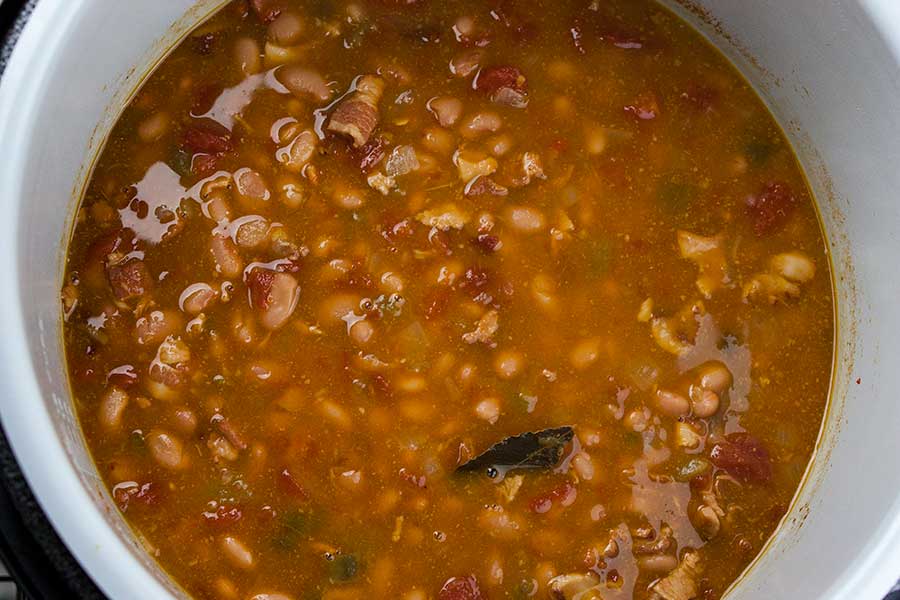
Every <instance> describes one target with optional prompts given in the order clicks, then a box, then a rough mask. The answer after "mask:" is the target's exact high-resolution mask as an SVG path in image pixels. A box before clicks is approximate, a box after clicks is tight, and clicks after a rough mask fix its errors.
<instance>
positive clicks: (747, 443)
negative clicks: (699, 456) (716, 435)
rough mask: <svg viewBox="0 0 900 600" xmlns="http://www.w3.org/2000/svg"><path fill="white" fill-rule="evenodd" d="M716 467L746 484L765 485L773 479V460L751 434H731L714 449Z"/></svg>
mask: <svg viewBox="0 0 900 600" xmlns="http://www.w3.org/2000/svg"><path fill="white" fill-rule="evenodd" d="M709 458H710V460H711V461H712V463H713V464H714V465H716V466H717V467H719V468H720V469H723V470H724V471H725V472H727V473H728V474H729V475H731V476H732V477H734V478H735V479H737V480H738V481H742V482H744V483H765V482H767V481H769V480H770V479H771V478H772V460H771V458H770V457H769V452H768V450H766V448H765V446H763V445H762V442H760V441H759V440H758V439H756V438H755V437H753V436H752V435H750V434H749V433H731V434H729V435H727V436H725V440H724V441H722V442H719V443H717V444H716V445H714V446H713V447H712V450H711V451H710V453H709Z"/></svg>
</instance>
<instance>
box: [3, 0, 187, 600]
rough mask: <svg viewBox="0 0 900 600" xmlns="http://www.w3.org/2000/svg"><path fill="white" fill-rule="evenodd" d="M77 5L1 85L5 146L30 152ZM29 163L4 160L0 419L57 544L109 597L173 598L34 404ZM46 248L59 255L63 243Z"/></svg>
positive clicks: (45, 12)
mask: <svg viewBox="0 0 900 600" xmlns="http://www.w3.org/2000/svg"><path fill="white" fill-rule="evenodd" d="M129 1H131V0H129ZM141 1H143V0H141ZM79 6H80V3H79V2H77V1H74V0H73V1H69V0H40V1H39V2H38V3H37V6H36V8H35V10H34V12H33V13H32V15H31V17H30V18H29V21H28V24H27V26H26V27H25V29H24V31H23V32H22V35H21V37H20V38H19V40H18V42H17V44H16V47H15V49H14V51H13V53H12V56H11V57H10V60H9V62H8V64H7V68H6V71H5V72H4V74H3V79H2V82H0V132H2V133H0V135H2V139H4V140H17V141H20V142H22V144H23V147H24V148H27V131H28V130H29V128H30V124H32V123H33V122H34V120H35V115H34V111H33V110H32V107H34V106H36V105H37V104H38V102H37V100H38V98H39V97H40V94H41V92H42V88H41V86H40V82H41V78H39V77H33V76H32V75H31V74H32V73H35V72H37V73H41V72H44V71H45V70H47V68H48V66H49V64H50V62H51V61H52V60H53V57H54V56H56V50H57V48H58V46H59V44H60V43H61V42H62V39H63V34H64V33H65V32H66V31H67V30H68V27H69V26H70V25H69V24H70V23H71V22H72V20H73V18H74V16H75V15H76V14H77V12H78V9H79ZM25 159H26V155H25V153H24V152H15V151H14V152H12V153H11V154H7V155H6V157H5V160H3V161H0V181H2V182H3V184H4V188H5V191H4V194H3V195H2V198H0V207H2V209H0V210H2V211H3V214H4V215H5V216H4V218H3V219H2V220H0V272H3V273H4V274H5V277H6V280H7V282H9V283H7V284H5V285H0V331H2V332H3V342H2V344H0V365H2V371H0V377H2V380H3V390H4V394H6V398H7V401H6V402H2V403H0V404H2V408H0V417H2V422H3V423H29V427H28V428H27V429H25V428H8V427H5V428H4V431H5V433H6V435H7V438H8V439H9V441H10V445H11V446H12V448H13V451H14V453H15V455H16V459H17V460H18V462H19V465H20V466H21V468H22V472H23V474H24V475H25V479H26V480H27V482H28V484H29V485H30V487H31V489H32V490H33V492H34V495H35V497H36V498H37V500H38V503H39V504H40V505H41V507H42V508H43V510H44V512H45V514H46V515H47V517H48V519H49V520H50V522H51V523H52V525H53V527H54V528H55V529H56V531H57V532H58V533H59V536H60V538H61V539H62V540H63V541H64V542H65V543H66V546H67V547H68V548H69V550H70V551H71V552H72V554H73V555H74V556H75V557H76V558H77V559H78V560H79V562H80V563H81V564H82V566H83V567H84V568H85V569H86V571H87V572H88V574H89V575H90V576H91V578H92V579H93V580H94V582H95V583H96V584H97V585H98V587H100V588H101V590H102V591H103V592H104V593H105V594H106V595H107V596H109V597H110V598H116V599H119V598H122V599H125V598H135V599H144V598H146V599H148V600H150V599H160V598H167V597H171V595H172V591H171V590H169V589H167V587H166V586H164V585H163V584H162V582H160V581H159V580H158V579H157V578H156V577H154V576H153V575H152V574H151V573H150V571H148V570H147V569H146V568H144V566H143V565H142V564H141V563H140V561H138V560H137V558H136V557H135V555H134V553H133V551H132V548H130V547H129V546H127V545H126V543H125V542H124V541H123V539H122V538H121V537H119V536H118V535H117V534H116V532H114V531H113V530H112V529H111V528H110V527H109V524H108V522H107V520H106V519H105V517H104V516H103V514H102V513H101V511H100V507H99V505H98V504H97V503H96V502H95V501H94V498H92V497H91V495H90V493H89V492H88V490H87V489H86V488H85V486H84V483H83V481H82V480H81V479H80V478H79V477H78V475H77V472H76V468H77V466H76V465H74V464H73V462H72V460H71V458H70V456H69V454H68V452H67V451H66V448H65V447H64V445H63V443H62V441H61V440H60V439H59V436H58V432H57V430H56V428H55V426H54V424H53V419H52V417H51V415H50V414H49V411H48V410H47V405H45V404H44V403H43V402H34V401H33V400H34V399H38V398H41V396H42V391H41V389H40V388H39V386H38V384H37V381H36V377H35V372H36V371H37V370H38V369H40V367H41V366H40V365H38V364H34V362H33V361H32V360H31V358H30V357H31V353H30V351H29V348H28V343H27V340H28V332H26V330H25V326H24V322H23V318H22V315H23V312H24V311H23V307H22V297H21V295H20V293H19V292H20V289H21V287H20V285H19V282H20V281H21V280H22V278H24V277H27V274H24V273H21V272H20V271H19V264H20V261H19V260H18V255H19V253H20V251H21V245H20V243H19V242H20V239H19V233H18V230H17V224H18V223H19V219H20V214H19V202H18V201H17V199H18V198H21V196H22V193H23V189H22V185H21V183H22V182H21V178H20V177H19V173H21V171H22V161H24V160H25ZM47 243H48V246H49V247H51V248H55V247H56V246H57V245H58V244H59V240H47ZM55 326H56V325H55V324H52V325H51V327H55ZM54 334H55V332H54ZM63 401H68V399H63ZM38 457H40V461H39V462H42V463H46V462H48V461H49V462H55V463H58V464H59V465H60V468H59V469H57V470H55V471H53V472H50V471H48V470H46V469H43V468H40V467H38V465H37V464H36V463H37V462H38V461H36V459H37V458H38Z"/></svg>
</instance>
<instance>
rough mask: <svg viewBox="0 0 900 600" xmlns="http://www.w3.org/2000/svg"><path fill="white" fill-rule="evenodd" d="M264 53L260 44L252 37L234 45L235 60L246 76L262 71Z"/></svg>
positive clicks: (244, 38)
mask: <svg viewBox="0 0 900 600" xmlns="http://www.w3.org/2000/svg"><path fill="white" fill-rule="evenodd" d="M261 55H262V53H261V52H260V49H259V43H258V42H257V41H256V40H254V39H253V38H251V37H242V38H238V40H237V41H236V42H235V43H234V60H235V62H237V65H238V68H240V70H241V73H243V74H244V75H248V76H249V75H254V74H256V73H259V72H260V71H262V58H261Z"/></svg>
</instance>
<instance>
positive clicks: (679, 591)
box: [650, 551, 703, 600]
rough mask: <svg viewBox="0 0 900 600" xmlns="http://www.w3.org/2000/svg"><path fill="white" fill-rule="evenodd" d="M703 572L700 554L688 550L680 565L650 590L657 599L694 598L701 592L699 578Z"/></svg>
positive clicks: (680, 599) (682, 599) (685, 599)
mask: <svg viewBox="0 0 900 600" xmlns="http://www.w3.org/2000/svg"><path fill="white" fill-rule="evenodd" d="M702 574H703V569H702V565H701V564H700V556H699V555H698V554H697V553H696V552H693V551H688V552H685V554H684V558H682V559H681V562H680V563H679V564H678V566H677V567H675V568H674V569H673V570H672V572H671V573H669V574H668V575H666V576H665V577H663V578H662V579H660V580H659V581H657V582H656V583H654V584H653V585H652V586H651V588H650V590H651V591H652V593H653V597H654V599H655V600H694V599H695V598H697V596H698V595H699V594H700V589H699V587H698V586H697V580H698V579H699V578H700V575H702Z"/></svg>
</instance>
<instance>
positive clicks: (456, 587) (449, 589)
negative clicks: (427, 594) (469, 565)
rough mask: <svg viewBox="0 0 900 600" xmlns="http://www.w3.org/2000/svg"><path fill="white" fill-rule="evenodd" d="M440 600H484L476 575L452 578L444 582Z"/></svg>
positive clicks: (439, 596)
mask: <svg viewBox="0 0 900 600" xmlns="http://www.w3.org/2000/svg"><path fill="white" fill-rule="evenodd" d="M438 600H484V596H483V595H482V594H481V589H480V588H479V587H478V580H477V579H476V578H475V576H474V575H467V576H466V577H451V578H450V579H448V580H447V581H446V582H444V585H443V587H441V591H440V592H439V593H438Z"/></svg>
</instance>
